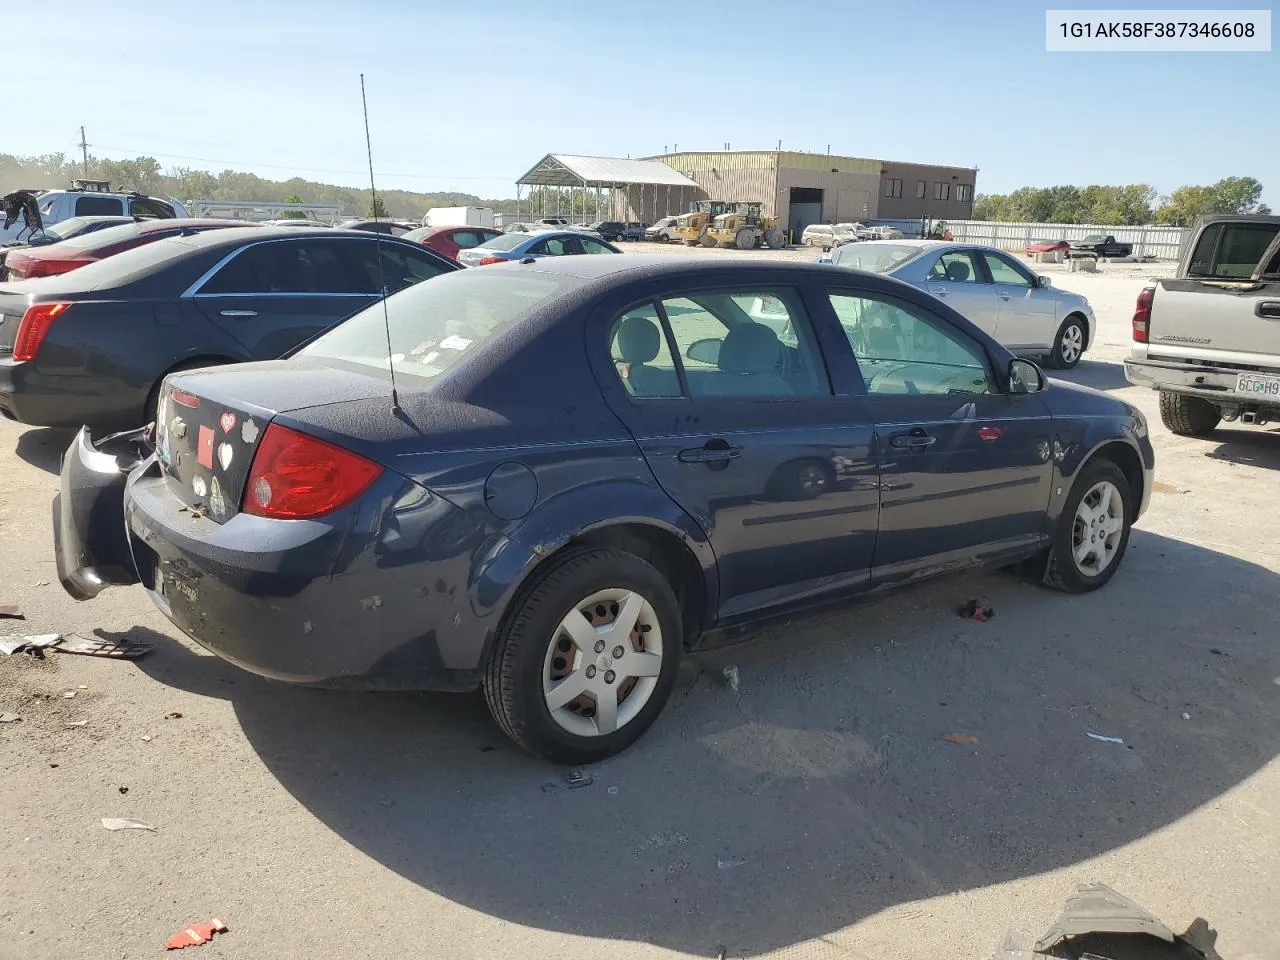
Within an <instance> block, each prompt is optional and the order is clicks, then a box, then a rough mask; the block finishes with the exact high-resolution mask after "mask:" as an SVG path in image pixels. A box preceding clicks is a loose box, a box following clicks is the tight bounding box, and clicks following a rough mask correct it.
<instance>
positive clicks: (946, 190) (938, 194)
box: [933, 183, 951, 200]
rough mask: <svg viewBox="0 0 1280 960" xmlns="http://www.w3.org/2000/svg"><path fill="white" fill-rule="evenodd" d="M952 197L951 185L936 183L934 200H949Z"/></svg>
mask: <svg viewBox="0 0 1280 960" xmlns="http://www.w3.org/2000/svg"><path fill="white" fill-rule="evenodd" d="M950 196H951V184H949V183H936V184H934V191H933V199H935V200H947V199H949V198H950Z"/></svg>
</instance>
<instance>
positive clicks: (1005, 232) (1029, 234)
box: [947, 220, 1187, 260]
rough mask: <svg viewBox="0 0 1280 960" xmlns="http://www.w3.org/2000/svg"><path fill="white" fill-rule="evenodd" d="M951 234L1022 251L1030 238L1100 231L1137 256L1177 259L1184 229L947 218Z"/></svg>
mask: <svg viewBox="0 0 1280 960" xmlns="http://www.w3.org/2000/svg"><path fill="white" fill-rule="evenodd" d="M947 227H948V229H950V230H951V235H952V236H953V237H954V238H955V239H956V240H959V241H963V242H966V243H987V244H990V245H991V246H993V247H999V248H1001V249H1002V250H1009V251H1018V252H1021V251H1022V250H1025V249H1026V247H1027V244H1029V243H1031V242H1032V241H1033V240H1083V239H1084V238H1085V237H1087V236H1089V235H1090V234H1097V233H1101V234H1103V235H1105V236H1111V237H1115V238H1116V239H1117V240H1119V241H1121V242H1122V243H1132V244H1133V254H1134V256H1136V257H1144V256H1155V257H1159V258H1160V259H1161V260H1176V259H1178V254H1179V251H1180V250H1181V249H1182V242H1183V239H1184V238H1185V236H1186V233H1187V231H1186V230H1185V229H1184V228H1182V227H1112V226H1106V225H1103V224H1096V223H1007V222H1004V221H1000V220H948V221H947Z"/></svg>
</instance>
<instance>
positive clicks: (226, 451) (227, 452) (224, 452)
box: [218, 443, 234, 470]
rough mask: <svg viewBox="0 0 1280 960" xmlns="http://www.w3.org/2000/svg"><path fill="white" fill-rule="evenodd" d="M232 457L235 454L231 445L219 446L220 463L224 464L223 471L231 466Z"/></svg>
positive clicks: (222, 444)
mask: <svg viewBox="0 0 1280 960" xmlns="http://www.w3.org/2000/svg"><path fill="white" fill-rule="evenodd" d="M232 456H234V453H233V451H232V449H231V444H229V443H220V444H218V462H219V463H220V464H222V469H223V470H225V469H227V467H229V466H231V458H232Z"/></svg>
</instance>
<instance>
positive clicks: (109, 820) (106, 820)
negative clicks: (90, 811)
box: [102, 817, 156, 833]
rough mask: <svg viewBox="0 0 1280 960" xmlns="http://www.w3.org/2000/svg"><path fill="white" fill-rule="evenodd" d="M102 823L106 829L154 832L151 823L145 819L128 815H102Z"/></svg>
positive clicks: (154, 829)
mask: <svg viewBox="0 0 1280 960" xmlns="http://www.w3.org/2000/svg"><path fill="white" fill-rule="evenodd" d="M102 825H103V826H104V827H106V828H107V829H108V830H150V831H151V832H152V833H155V832H156V828H155V826H154V825H153V824H150V823H147V821H145V820H133V819H131V818H129V817H103V818H102Z"/></svg>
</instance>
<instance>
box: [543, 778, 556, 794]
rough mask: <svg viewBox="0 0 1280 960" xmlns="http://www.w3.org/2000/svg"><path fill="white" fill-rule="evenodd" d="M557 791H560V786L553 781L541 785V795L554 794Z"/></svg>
mask: <svg viewBox="0 0 1280 960" xmlns="http://www.w3.org/2000/svg"><path fill="white" fill-rule="evenodd" d="M559 789H560V784H558V783H556V782H555V781H554V780H553V781H550V782H548V783H544V784H543V785H542V792H543V793H555V792H556V791H557V790H559Z"/></svg>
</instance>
